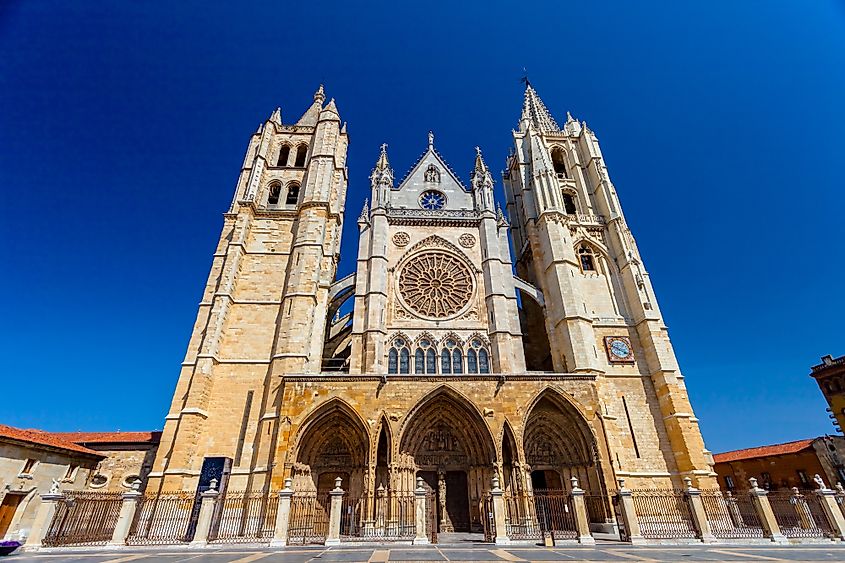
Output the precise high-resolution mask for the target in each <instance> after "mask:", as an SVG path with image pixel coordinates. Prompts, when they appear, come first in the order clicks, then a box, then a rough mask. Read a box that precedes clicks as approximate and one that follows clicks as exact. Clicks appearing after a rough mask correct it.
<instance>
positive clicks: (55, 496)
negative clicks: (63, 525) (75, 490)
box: [24, 486, 65, 549]
mask: <svg viewBox="0 0 845 563" xmlns="http://www.w3.org/2000/svg"><path fill="white" fill-rule="evenodd" d="M64 500H65V495H64V493H61V492H59V491H58V489H56V487H55V486H54V488H53V489H51V490H50V492H49V493H44V494H42V495H41V504H40V505H39V506H38V511H37V512H36V513H35V520H34V521H33V523H32V527H31V528H30V529H29V536H27V538H26V543H25V544H24V547H25V548H26V549H35V548H38V547H41V546H42V545H43V542H44V538H45V537H47V532H48V531H49V530H50V524H52V523H53V518H54V517H55V516H56V509H57V508H58V505H59V502H62V501H64Z"/></svg>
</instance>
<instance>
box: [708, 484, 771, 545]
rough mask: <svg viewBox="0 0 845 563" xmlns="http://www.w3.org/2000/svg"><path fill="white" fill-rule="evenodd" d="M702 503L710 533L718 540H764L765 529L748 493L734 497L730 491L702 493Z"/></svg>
mask: <svg viewBox="0 0 845 563" xmlns="http://www.w3.org/2000/svg"><path fill="white" fill-rule="evenodd" d="M701 503H702V504H703V505H704V512H705V514H706V515H707V521H708V522H709V523H710V531H711V532H712V533H713V535H714V536H716V537H717V538H722V539H741V538H762V537H763V527H762V526H761V525H760V519H759V518H758V516H757V510H756V509H755V508H754V505H753V503H752V500H751V497H750V496H749V494H748V493H742V494H739V495H737V496H734V495H733V494H732V493H731V492H730V491H728V492H725V493H723V492H722V491H719V490H703V491H701Z"/></svg>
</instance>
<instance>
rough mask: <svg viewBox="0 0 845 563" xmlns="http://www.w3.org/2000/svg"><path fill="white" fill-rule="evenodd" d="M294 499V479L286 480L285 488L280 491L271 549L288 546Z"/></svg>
mask: <svg viewBox="0 0 845 563" xmlns="http://www.w3.org/2000/svg"><path fill="white" fill-rule="evenodd" d="M292 499H293V479H291V478H290V477H288V478H287V479H285V488H284V489H282V490H281V491H279V508H278V509H277V510H276V526H275V528H274V529H273V539H272V540H270V547H284V546H286V545H287V544H288V527H289V526H290V503H291V500H292Z"/></svg>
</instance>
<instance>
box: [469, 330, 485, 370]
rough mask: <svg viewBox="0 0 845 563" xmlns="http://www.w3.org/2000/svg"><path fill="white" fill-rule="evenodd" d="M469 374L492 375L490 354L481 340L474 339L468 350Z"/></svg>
mask: <svg viewBox="0 0 845 563" xmlns="http://www.w3.org/2000/svg"><path fill="white" fill-rule="evenodd" d="M467 373H490V354H489V353H488V352H487V347H486V346H485V345H484V342H482V341H481V339H480V338H473V339H472V341H471V342H470V344H469V346H468V348H467Z"/></svg>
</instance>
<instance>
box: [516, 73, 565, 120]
mask: <svg viewBox="0 0 845 563" xmlns="http://www.w3.org/2000/svg"><path fill="white" fill-rule="evenodd" d="M529 123H530V124H532V125H533V126H534V127H535V128H537V129H539V130H540V131H543V132H544V133H557V132H558V131H560V127H558V125H557V122H556V121H555V119H554V117H552V114H551V113H549V110H548V109H546V104H544V103H543V100H541V99H540V96H539V95H538V94H537V91H536V90H535V89H534V87H533V86H531V84H530V83H529V82H528V81H527V80H526V81H525V99H524V100H523V102H522V117H521V118H520V120H519V129H520V131H522V130H524V129H525V128H526V127H527V126H528V124H529Z"/></svg>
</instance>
